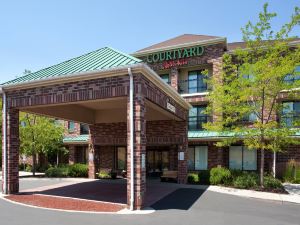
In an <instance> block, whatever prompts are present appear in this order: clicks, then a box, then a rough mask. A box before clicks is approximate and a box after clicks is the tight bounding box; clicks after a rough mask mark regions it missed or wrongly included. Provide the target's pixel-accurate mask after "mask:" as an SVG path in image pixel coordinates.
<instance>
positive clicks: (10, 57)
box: [0, 0, 300, 83]
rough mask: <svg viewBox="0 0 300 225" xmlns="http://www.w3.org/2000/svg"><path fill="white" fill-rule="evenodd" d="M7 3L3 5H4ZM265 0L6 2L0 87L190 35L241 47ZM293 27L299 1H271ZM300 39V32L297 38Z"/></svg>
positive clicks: (1, 16) (1, 17) (0, 22)
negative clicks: (75, 60)
mask: <svg viewBox="0 0 300 225" xmlns="http://www.w3.org/2000/svg"><path fill="white" fill-rule="evenodd" d="M0 1H1V0H0ZM264 2H265V1H262V0H206V1H204V0H170V1H167V0H165V1H163V0H151V1H146V0H145V1H142V0H132V1H130V0H127V1H124V0H106V1H104V0H103V1H101V0H98V1H97V0H81V1H79V0H47V1H46V0H43V1H40V0H26V1H21V0H19V1H15V0H10V1H1V2H0V10H1V13H0V83H2V82H4V81H7V80H10V79H13V78H15V77H16V76H20V75H22V73H23V71H24V69H29V70H31V71H36V70H38V69H41V68H44V67H47V66H50V65H53V64H56V63H59V62H61V61H64V60H67V59H70V58H72V57H76V56H78V55H81V54H84V53H86V52H89V51H92V50H95V49H98V48H101V47H104V46H111V47H114V48H116V49H118V50H120V51H123V52H126V53H131V52H134V51H136V50H139V49H141V48H144V47H147V46H149V45H151V44H155V43H157V42H160V41H164V40H166V39H169V38H172V37H175V36H177V35H180V34H184V33H192V34H207V35H214V36H223V37H227V40H228V42H234V41H240V40H241V38H242V36H241V31H240V28H241V27H242V26H244V25H245V24H246V23H247V21H249V20H251V21H255V20H256V18H257V15H258V12H259V11H261V10H262V6H263V4H264ZM268 2H269V5H270V11H275V12H277V13H278V17H277V18H276V19H275V20H274V26H275V27H279V25H281V24H283V23H285V22H287V20H288V18H289V17H290V15H291V13H292V11H293V8H294V7H295V6H296V5H298V6H300V2H299V0H273V1H271V0H270V1H268ZM295 35H298V36H300V31H298V33H295Z"/></svg>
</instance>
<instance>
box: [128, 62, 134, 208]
mask: <svg viewBox="0 0 300 225" xmlns="http://www.w3.org/2000/svg"><path fill="white" fill-rule="evenodd" d="M128 74H129V79H130V82H129V83H130V85H129V118H130V119H129V123H130V124H129V126H130V210H131V211H133V209H134V156H133V154H134V149H133V148H134V142H133V135H134V130H133V129H134V126H133V119H134V118H133V92H134V83H133V74H132V71H131V68H130V67H129V68H128Z"/></svg>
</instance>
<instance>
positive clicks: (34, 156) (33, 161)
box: [32, 153, 36, 176]
mask: <svg viewBox="0 0 300 225" xmlns="http://www.w3.org/2000/svg"><path fill="white" fill-rule="evenodd" d="M35 170H36V154H35V153H33V154H32V175H33V176H35Z"/></svg>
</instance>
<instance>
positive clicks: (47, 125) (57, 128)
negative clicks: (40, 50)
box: [20, 113, 65, 175]
mask: <svg viewBox="0 0 300 225" xmlns="http://www.w3.org/2000/svg"><path fill="white" fill-rule="evenodd" d="M20 124H21V126H20V152H21V153H22V154H25V155H26V156H32V161H33V165H32V171H33V175H35V171H36V163H37V159H36V156H37V154H45V155H47V154H48V153H51V152H52V153H53V152H56V153H58V152H60V151H65V149H64V148H63V145H62V140H63V134H64V128H63V126H62V125H61V124H59V123H57V122H56V121H55V120H54V119H51V118H47V117H44V116H38V115H34V114H29V113H21V116H20Z"/></svg>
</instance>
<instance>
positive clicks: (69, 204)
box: [5, 194, 126, 212]
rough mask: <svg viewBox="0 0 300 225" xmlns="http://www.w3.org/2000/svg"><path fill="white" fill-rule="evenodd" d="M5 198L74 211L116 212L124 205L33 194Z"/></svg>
mask: <svg viewBox="0 0 300 225" xmlns="http://www.w3.org/2000/svg"><path fill="white" fill-rule="evenodd" d="M5 198H7V199H9V200H11V201H15V202H19V203H23V204H28V205H33V206H39V207H45V208H52V209H63V210H76V211H92V212H117V211H120V210H122V209H124V208H125V207H126V206H125V205H121V204H111V203H105V202H92V201H86V200H80V199H70V198H60V197H53V196H45V195H35V194H17V195H9V196H6V197H5Z"/></svg>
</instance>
